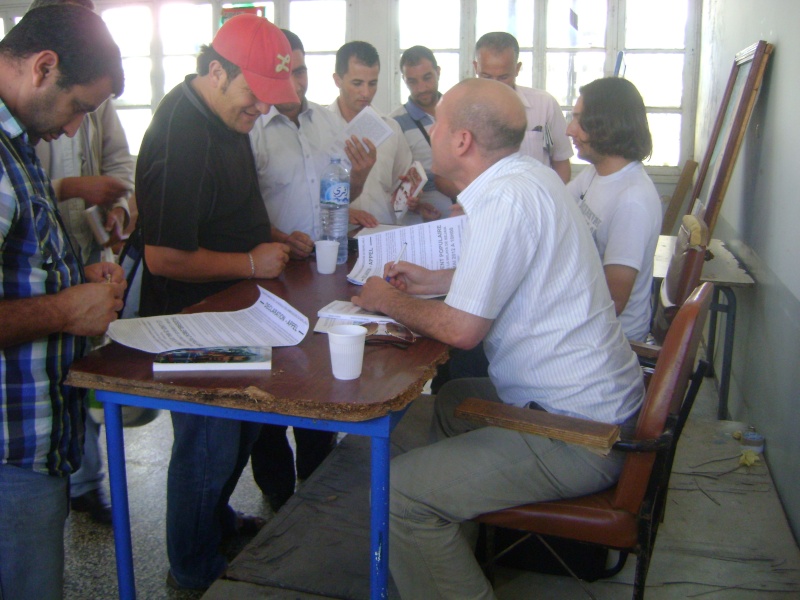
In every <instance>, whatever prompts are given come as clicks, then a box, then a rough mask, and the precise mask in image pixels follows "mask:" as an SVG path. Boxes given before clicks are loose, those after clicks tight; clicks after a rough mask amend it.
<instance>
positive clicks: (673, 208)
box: [661, 159, 697, 235]
mask: <svg viewBox="0 0 800 600" xmlns="http://www.w3.org/2000/svg"><path fill="white" fill-rule="evenodd" d="M696 170H697V162H695V161H693V160H692V159H689V160H687V161H686V162H685V163H683V169H681V175H680V177H679V178H678V183H677V184H676V185H675V190H673V192H672V196H671V197H670V196H662V198H661V199H662V201H663V200H665V199H666V200H668V204H667V210H666V211H665V212H664V218H663V219H662V221H661V235H672V228H673V227H675V221H676V220H677V219H678V215H679V214H680V210H681V208H683V203H684V201H685V200H686V194H688V193H689V190H690V189H691V188H692V182H693V180H694V179H693V178H694V172H695V171H696Z"/></svg>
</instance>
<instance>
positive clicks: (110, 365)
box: [67, 260, 447, 599]
mask: <svg viewBox="0 0 800 600" xmlns="http://www.w3.org/2000/svg"><path fill="white" fill-rule="evenodd" d="M351 262H352V260H351ZM348 270H349V267H348V266H346V265H339V266H338V267H337V269H336V273H335V274H333V275H319V274H318V273H317V272H316V268H315V264H314V263H313V260H310V261H291V262H290V263H289V265H288V266H287V269H286V271H285V272H284V273H283V274H282V275H281V276H280V277H279V278H277V279H274V280H257V281H243V282H240V283H237V284H236V285H234V286H233V287H231V288H229V289H228V290H226V291H224V292H222V293H219V294H216V295H214V296H212V297H210V298H208V299H206V300H204V301H203V302H201V303H199V304H197V305H196V306H194V307H192V309H190V310H189V311H187V312H203V311H225V310H237V309H240V308H245V307H247V306H250V305H251V304H252V303H253V302H255V300H256V299H257V297H258V289H257V287H256V284H258V285H261V286H262V287H264V288H265V289H267V290H269V291H270V292H272V293H274V294H276V295H278V296H280V297H281V298H283V299H284V300H286V301H287V302H289V304H291V305H292V306H294V307H295V308H296V309H297V310H299V311H300V312H302V313H303V314H305V315H306V316H307V317H308V319H309V322H310V327H309V333H308V335H306V337H305V339H304V340H303V341H302V342H301V343H300V344H298V345H297V346H291V347H286V348H275V349H274V351H273V357H272V370H271V371H269V372H266V373H260V372H257V371H241V372H215V373H214V374H198V373H191V374H179V373H164V374H159V375H158V376H155V377H154V376H153V371H152V363H153V355H152V354H148V353H145V352H140V351H138V350H133V349H131V348H127V347H124V346H121V345H119V344H116V343H112V344H110V345H108V346H105V347H103V348H100V349H98V350H96V351H94V352H92V353H91V354H89V355H88V356H87V357H85V358H83V359H81V360H79V361H77V362H76V363H75V364H74V365H73V366H72V368H71V369H70V372H69V376H68V378H67V384H69V385H72V386H76V387H84V388H90V389H94V390H97V392H96V397H97V399H98V400H100V401H101V402H103V403H104V410H105V420H106V440H107V444H108V463H109V464H108V471H109V482H110V486H111V500H112V513H113V522H114V543H115V549H116V554H117V578H118V581H119V590H120V598H123V599H128V598H135V597H136V588H135V582H134V574H133V555H132V550H131V531H130V515H129V512H128V491H127V481H126V473H125V447H124V440H123V432H122V418H121V406H122V405H129V406H141V407H146V408H156V409H165V410H173V411H178V412H185V413H190V414H199V415H207V416H215V417H222V418H230V419H238V420H244V421H253V422H259V423H273V424H277V425H292V426H296V427H304V428H310V429H320V430H325V431H343V432H347V433H354V434H358V435H365V436H369V437H370V438H371V454H372V471H371V473H372V475H371V508H370V511H371V519H370V523H371V548H370V564H371V569H370V589H371V596H372V598H385V597H386V594H387V592H386V589H387V583H388V550H389V548H388V520H389V435H390V434H391V431H392V429H393V428H394V426H395V425H396V424H397V422H398V421H399V419H400V417H401V416H402V414H403V411H404V410H405V408H406V407H407V406H408V405H409V403H411V402H412V401H413V400H414V399H415V398H417V397H418V396H419V394H420V393H421V391H422V387H423V385H424V384H425V382H426V381H427V380H428V379H430V378H431V377H432V376H433V375H434V374H435V370H436V366H437V365H438V364H440V363H443V362H444V361H445V360H447V347H446V346H445V345H444V344H441V343H439V342H436V341H434V340H430V339H424V338H420V339H418V340H417V342H415V343H414V344H413V345H412V346H411V347H410V348H408V349H405V350H404V349H399V348H396V347H394V346H391V345H381V346H370V345H368V346H366V349H365V353H364V367H363V371H362V374H361V377H360V378H359V379H356V380H353V381H339V380H337V379H334V378H333V375H332V374H331V368H330V356H329V351H328V340H327V336H326V335H324V334H315V333H313V332H312V331H311V329H313V325H314V323H315V322H316V319H317V317H316V314H317V310H318V309H320V308H321V307H323V306H325V305H326V304H328V303H329V302H330V301H331V300H335V299H339V300H343V299H348V300H349V299H350V297H351V296H353V295H354V294H355V293H357V291H358V287H357V286H354V285H352V284H349V283H348V282H347V280H346V274H347V272H348Z"/></svg>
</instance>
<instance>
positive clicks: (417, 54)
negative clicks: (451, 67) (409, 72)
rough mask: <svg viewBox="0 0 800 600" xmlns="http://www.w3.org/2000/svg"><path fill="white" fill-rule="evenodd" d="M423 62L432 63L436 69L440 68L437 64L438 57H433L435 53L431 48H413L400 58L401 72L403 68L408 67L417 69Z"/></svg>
mask: <svg viewBox="0 0 800 600" xmlns="http://www.w3.org/2000/svg"><path fill="white" fill-rule="evenodd" d="M423 60H429V61H431V64H432V65H433V68H434V69H435V68H436V67H438V66H439V65H438V64H436V57H435V56H434V55H433V51H432V50H431V49H430V48H426V47H425V46H411V48H409V49H408V50H406V51H405V52H403V55H402V56H401V57H400V70H401V71H402V70H403V67H405V66H406V65H408V66H409V67H416V66H417V65H418V64H419V63H421V62H422V61H423Z"/></svg>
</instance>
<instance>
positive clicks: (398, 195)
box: [392, 160, 428, 219]
mask: <svg viewBox="0 0 800 600" xmlns="http://www.w3.org/2000/svg"><path fill="white" fill-rule="evenodd" d="M427 181H428V176H427V175H426V174H425V168H424V167H423V166H422V163H420V162H419V161H418V160H415V161H414V162H413V163H411V166H410V167H409V168H408V171H406V174H405V175H403V176H402V178H401V181H400V184H399V185H398V186H397V188H396V189H395V190H394V194H392V205H393V206H394V214H395V217H396V218H397V219H400V218H402V217H403V215H405V214H406V212H408V210H409V200H410V199H412V198H416V197H417V196H419V193H420V192H421V191H422V187H423V186H424V185H425V183H426V182H427ZM412 210H413V207H412Z"/></svg>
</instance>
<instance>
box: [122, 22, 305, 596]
mask: <svg viewBox="0 0 800 600" xmlns="http://www.w3.org/2000/svg"><path fill="white" fill-rule="evenodd" d="M291 54H292V51H291V48H290V47H289V42H288V41H287V40H286V37H285V36H284V35H283V33H282V32H281V31H280V29H278V28H277V27H275V26H274V25H273V24H272V23H269V22H268V21H267V20H266V19H263V18H260V17H256V16H254V15H240V16H237V17H234V18H232V19H230V20H229V21H227V22H226V23H225V24H224V25H223V26H222V27H221V28H220V30H219V32H218V33H217V35H216V37H215V38H214V41H213V42H212V43H211V46H203V47H202V49H201V52H200V55H199V56H198V59H197V75H189V76H188V77H186V79H185V80H184V82H183V83H181V84H180V85H179V86H177V87H176V88H175V89H173V90H172V91H171V92H170V93H169V94H167V96H166V97H165V98H164V100H163V101H162V102H161V104H160V105H159V107H158V110H156V113H155V115H154V116H153V121H152V123H151V124H150V127H149V128H148V130H147V133H146V134H145V136H144V140H143V141H142V147H141V151H140V153H139V160H138V162H137V165H136V190H137V200H138V202H139V219H140V222H141V224H142V233H143V237H144V243H145V266H146V269H145V271H144V273H143V281H142V297H141V311H140V312H141V315H142V316H151V315H164V314H173V313H177V312H179V311H181V310H183V309H184V308H186V307H187V306H190V305H192V304H195V303H197V302H199V301H200V300H202V299H204V298H206V297H207V296H209V295H211V294H214V293H216V292H218V291H220V290H223V289H225V288H226V287H228V286H230V285H232V284H233V283H235V282H236V281H238V280H241V279H250V278H254V277H258V278H271V277H277V276H278V275H279V274H280V273H281V272H282V271H283V268H284V266H285V264H286V262H287V261H288V259H289V247H288V246H286V245H285V244H278V243H272V240H271V237H270V222H269V217H268V216H267V211H266V208H265V207H264V203H263V201H262V199H261V194H260V192H259V187H258V178H257V175H256V170H255V163H254V160H253V154H252V151H251V149H250V138H249V137H248V135H247V134H248V133H249V131H250V130H251V129H252V128H253V125H254V124H255V121H256V118H258V117H259V116H260V115H262V114H265V113H266V112H267V111H268V110H269V108H270V105H272V104H283V103H289V102H298V98H297V95H296V94H295V92H294V86H293V85H292V83H291V81H290V73H291ZM172 425H173V431H174V437H175V440H174V443H173V447H172V457H171V460H170V466H169V474H168V479H167V553H168V556H169V562H170V572H169V574H168V577H167V583H168V584H169V585H171V586H172V587H176V588H191V589H203V588H207V587H208V586H209V585H211V583H212V582H213V581H214V580H215V579H216V578H217V577H218V576H219V575H220V574H221V573H222V572H223V571H224V569H225V567H226V562H225V559H224V558H223V556H222V555H221V554H220V552H219V544H220V541H221V540H222V539H223V537H225V536H227V535H232V534H235V533H237V532H240V531H247V530H249V531H253V530H255V529H257V528H258V527H259V526H260V525H261V524H263V521H259V520H256V519H254V518H252V517H242V516H241V515H237V513H235V512H234V511H233V510H232V509H231V507H230V506H229V505H228V500H229V499H230V496H231V493H232V492H233V490H234V488H235V487H236V482H237V481H238V479H239V475H240V474H241V472H242V469H243V468H244V466H245V464H246V463H247V460H248V457H249V454H250V447H251V446H252V443H253V441H254V440H255V438H256V437H257V435H258V431H259V429H260V425H257V424H252V423H241V422H238V421H231V420H227V419H216V418H208V417H200V416H193V415H187V414H181V413H172Z"/></svg>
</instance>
